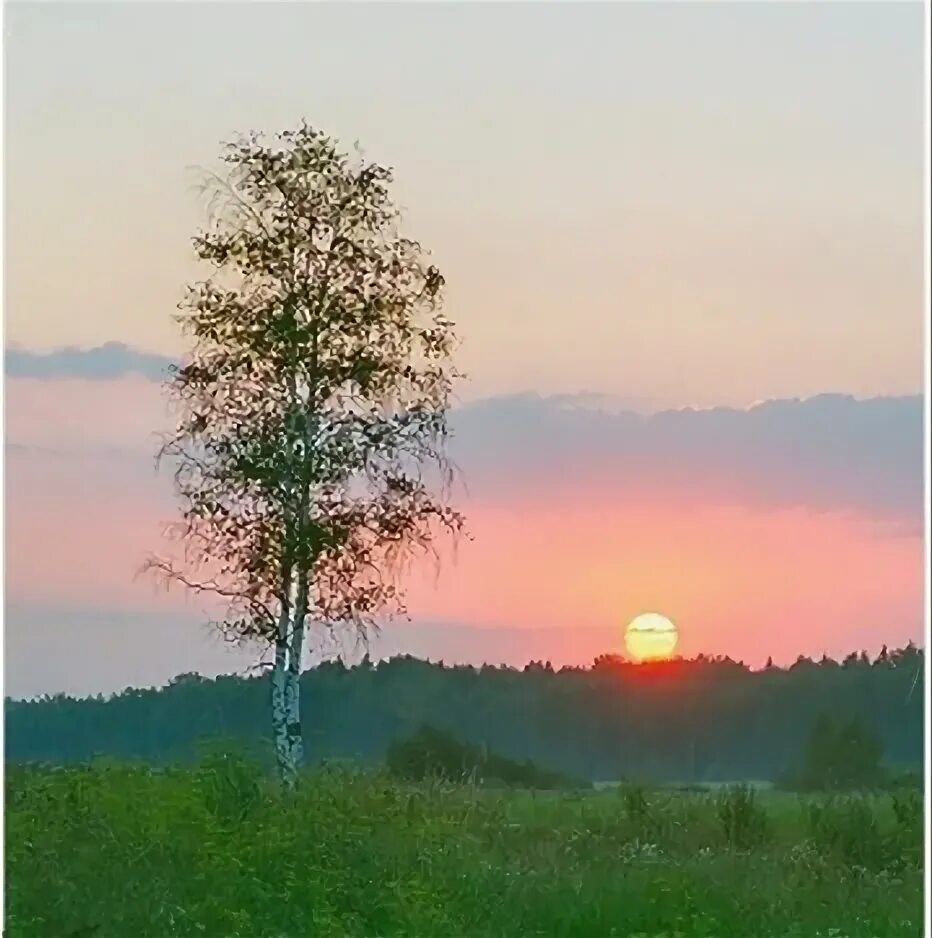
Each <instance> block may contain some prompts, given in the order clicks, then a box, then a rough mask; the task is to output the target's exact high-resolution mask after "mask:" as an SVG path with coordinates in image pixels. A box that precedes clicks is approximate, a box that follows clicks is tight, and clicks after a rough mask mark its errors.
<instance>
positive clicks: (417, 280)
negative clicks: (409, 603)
mask: <svg viewBox="0 0 932 938" xmlns="http://www.w3.org/2000/svg"><path fill="white" fill-rule="evenodd" d="M222 159H223V162H224V164H225V167H226V171H225V175H224V176H223V177H222V178H221V177H220V176H217V177H211V178H210V180H209V186H210V188H211V190H212V193H213V200H214V201H213V205H214V207H215V209H216V211H215V213H214V219H213V222H214V223H213V225H212V227H211V228H210V229H209V230H208V231H205V232H203V233H201V234H199V235H198V236H197V237H195V238H194V248H195V251H196V253H197V256H198V257H199V258H200V260H202V261H204V262H206V263H207V264H209V265H210V266H211V268H212V273H211V274H210V275H209V277H208V278H207V279H206V280H204V281H201V282H198V283H195V284H194V285H193V286H192V287H190V289H189V293H188V297H187V300H186V301H185V303H183V304H182V307H181V308H182V315H181V316H180V317H179V319H180V321H181V324H182V327H183V329H184V331H185V333H186V334H187V335H188V336H190V337H191V339H192V341H193V348H192V351H191V354H190V356H189V359H188V361H187V363H186V364H185V365H184V366H183V367H180V368H178V369H176V370H175V371H174V374H173V377H172V380H171V381H170V384H169V391H170V394H171V396H172V399H173V401H174V402H175V404H176V405H177V407H178V411H179V419H178V424H177V428H176V431H175V432H174V433H173V434H172V435H171V436H170V437H169V438H168V439H167V441H166V442H165V445H164V446H163V448H162V451H161V455H162V456H166V457H170V458H171V459H172V460H173V461H174V463H175V483H176V488H177V492H178V495H179V496H180V499H181V502H182V521H181V523H180V524H179V525H177V526H176V528H175V529H174V533H175V534H176V536H177V537H178V538H179V539H180V540H181V541H182V542H183V544H184V548H185V550H184V559H183V561H182V562H180V563H179V562H176V561H174V560H153V561H152V562H151V564H150V566H151V567H153V568H155V569H156V570H157V571H159V572H160V573H162V574H163V575H164V576H165V577H167V578H168V580H169V581H177V582H179V583H181V584H183V585H184V586H185V587H187V588H189V589H191V590H194V591H197V592H206V593H213V594H215V595H216V596H219V597H221V598H222V599H223V600H224V601H225V602H226V603H227V604H228V608H227V611H226V614H225V615H224V616H223V617H222V618H221V621H220V622H219V623H218V625H220V627H221V628H222V629H223V631H224V632H225V633H226V634H227V635H228V636H229V637H231V638H233V639H235V640H237V641H258V642H260V643H262V644H263V645H265V646H266V647H267V648H269V649H270V650H272V651H273V652H274V661H273V665H272V674H271V705H272V725H273V735H274V740H275V747H276V753H277V758H278V764H279V768H280V771H281V775H282V779H283V780H284V782H285V783H286V785H288V786H293V785H294V784H295V780H296V773H297V770H298V767H299V766H300V764H301V762H302V758H303V742H302V732H301V723H300V710H299V686H300V685H299V676H300V672H301V665H302V655H303V651H304V647H305V632H306V629H307V628H308V627H309V626H310V625H312V624H314V623H318V624H323V625H326V626H328V627H331V626H334V625H337V624H340V623H346V624H350V625H352V626H353V627H355V628H356V629H358V630H360V631H363V632H364V631H365V629H366V627H367V626H368V625H369V624H370V623H371V622H372V621H373V616H374V615H376V614H377V613H380V612H387V613H391V612H394V611H398V610H399V609H401V608H403V607H402V600H401V596H400V593H399V591H398V588H397V582H396V577H395V576H394V575H393V574H395V573H396V572H398V569H399V564H400V563H401V562H402V561H404V560H405V559H406V558H407V557H408V556H409V554H410V551H411V550H412V549H413V548H430V547H431V545H432V542H433V539H434V537H435V535H436V534H437V533H438V531H440V530H444V529H445V530H447V531H449V532H458V531H459V530H460V528H461V525H462V518H461V516H460V515H459V513H457V512H456V511H454V510H452V509H451V508H450V507H448V506H447V505H446V504H445V503H444V501H443V500H442V498H441V497H440V496H438V495H436V494H434V490H435V489H437V488H438V486H437V485H435V484H433V483H432V477H431V476H430V475H429V474H428V473H425V472H423V471H422V469H423V467H424V466H425V465H433V466H434V467H436V468H437V469H439V472H436V473H435V475H436V479H434V480H433V482H434V483H436V482H440V483H446V482H447V481H448V480H449V472H448V467H447V463H446V461H445V459H444V455H443V445H444V441H445V438H446V435H447V423H446V407H447V401H448V397H449V394H450V390H451V384H452V382H453V379H454V378H455V377H456V373H455V372H454V371H453V370H452V369H451V368H450V367H449V366H448V364H447V361H448V357H449V354H450V352H451V349H452V346H453V341H454V337H453V333H452V323H451V322H450V321H449V320H448V319H446V318H445V317H444V316H443V314H442V312H441V303H440V300H441V287H442V285H443V278H442V277H441V275H440V272H439V271H438V270H437V268H436V267H434V266H432V265H429V264H428V263H427V261H426V258H425V253H424V251H423V250H422V249H421V246H420V245H419V244H418V243H417V242H416V241H412V240H409V239H407V238H404V237H402V236H401V235H400V234H399V232H398V221H399V216H398V212H397V210H396V209H395V207H394V206H393V204H392V201H391V198H390V194H389V184H390V182H391V179H392V174H391V172H390V171H389V170H388V169H386V168H385V167H383V166H379V165H376V164H365V163H362V162H358V163H357V162H352V161H351V160H350V158H349V157H348V156H347V155H346V154H345V153H344V152H342V151H341V149H340V148H339V147H338V145H337V144H336V143H335V142H334V141H333V140H332V139H330V138H329V137H326V136H325V135H324V134H322V133H320V132H319V131H317V130H315V129H313V128H311V127H309V126H307V125H306V124H302V125H301V127H300V128H299V129H297V130H295V131H285V132H284V133H280V134H278V135H277V136H276V137H275V138H274V139H273V140H272V141H271V142H266V140H265V138H263V137H261V136H260V135H259V134H255V133H251V134H249V135H246V136H244V137H242V138H241V139H239V140H237V141H236V142H234V143H230V144H228V145H227V146H226V147H225V149H224V151H223V156H222ZM440 490H441V491H444V489H443V488H442V487H441V488H440Z"/></svg>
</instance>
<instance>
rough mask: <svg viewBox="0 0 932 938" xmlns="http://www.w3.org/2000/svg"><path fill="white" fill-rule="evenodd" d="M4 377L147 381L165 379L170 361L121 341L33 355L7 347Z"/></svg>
mask: <svg viewBox="0 0 932 938" xmlns="http://www.w3.org/2000/svg"><path fill="white" fill-rule="evenodd" d="M4 357H5V368H6V374H7V377H10V378H38V379H43V380H56V379H63V378H80V379H84V380H89V381H110V380H113V379H114V378H122V377H125V376H127V375H141V376H142V377H144V378H148V379H149V380H151V381H159V380H161V379H162V378H164V377H165V374H166V372H167V370H168V367H169V366H170V365H171V364H173V359H171V358H168V357H167V356H165V355H158V354H155V353H152V352H143V351H139V350H138V349H134V348H132V347H131V346H129V345H125V344H124V343H122V342H105V343H104V344H103V345H98V346H95V347H94V348H89V349H81V348H76V347H75V346H67V347H65V348H59V349H55V350H53V351H51V352H34V351H30V350H29V349H24V348H19V347H15V346H14V347H11V348H7V349H6V350H5V353H4Z"/></svg>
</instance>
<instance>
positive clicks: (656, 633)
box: [625, 612, 679, 661]
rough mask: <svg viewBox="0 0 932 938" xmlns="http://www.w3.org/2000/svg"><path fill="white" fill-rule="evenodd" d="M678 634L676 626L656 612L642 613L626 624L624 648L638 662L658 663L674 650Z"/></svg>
mask: <svg viewBox="0 0 932 938" xmlns="http://www.w3.org/2000/svg"><path fill="white" fill-rule="evenodd" d="M678 641H679V633H678V632H677V630H676V626H675V625H674V624H673V623H672V622H671V621H670V620H669V619H668V618H667V617H666V616H662V615H660V614H659V613H657V612H644V613H642V614H641V615H639V616H636V617H635V618H634V619H632V620H631V622H629V623H628V628H627V629H626V630H625V647H626V648H627V649H628V652H629V654H631V656H632V657H634V658H636V659H637V660H638V661H659V660H662V659H664V658H669V657H670V656H671V655H672V654H673V652H674V651H675V650H676V643H677V642H678Z"/></svg>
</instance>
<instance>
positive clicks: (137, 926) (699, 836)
mask: <svg viewBox="0 0 932 938" xmlns="http://www.w3.org/2000/svg"><path fill="white" fill-rule="evenodd" d="M6 799H7V800H6V858H7V861H6V862H7V867H6V906H7V908H6V915H7V919H6V934H7V935H8V936H10V938H19V936H23V938H25V936H36V938H39V936H55V938H66V936H68V935H73V936H75V938H77V936H79V935H81V936H85V935H86V936H91V935H93V936H96V938H146V936H153V938H156V936H157V938H169V936H204V935H207V936H217V938H233V936H241V938H286V936H287V938H298V936H315V938H318V936H319V938H331V936H332V938H336V936H359V938H362V936H385V938H387V936H399V938H400V936H405V938H421V936H423V938H433V936H436V938H459V936H464V938H465V936H470V938H471V936H476V938H480V936H481V938H486V936H488V938H492V936H502V938H504V936H516V938H517V936H521V938H527V936H536V935H539V936H610V935H617V936H627V938H633V936H661V935H663V936H668V938H672V936H676V935H679V936H703V938H711V936H723V938H724V936H747V938H770V936H800V938H802V936H806V938H815V936H836V938H842V936H851V938H855V936H857V938H862V936H863V938H868V936H870V938H883V936H893V935H896V936H901V935H902V936H906V935H916V936H918V935H920V934H921V930H922V929H921V923H922V872H921V862H922V860H921V857H922V817H921V796H920V794H919V792H918V791H909V792H903V793H900V794H897V795H891V794H883V795H881V794H877V795H871V796H849V797H845V798H838V799H832V800H828V801H826V800H824V799H819V798H815V797H807V798H806V799H801V798H797V797H796V796H794V795H789V794H781V793H775V792H755V793H754V794H753V795H750V796H749V795H747V794H746V793H744V792H741V791H737V792H736V791H734V790H730V789H718V790H716V791H714V792H708V793H702V792H676V791H661V790H647V789H644V788H641V787H636V786H631V785H625V786H621V787H620V788H616V789H607V790H603V791H599V792H595V791H585V792H578V793H576V792H568V793H559V794H557V793H533V792H516V791H492V790H488V789H478V788H474V787H470V786H453V785H444V784H439V783H437V784H429V785H421V786H404V785H401V784H399V783H398V782H395V781H392V780H391V779H389V778H388V777H387V776H384V775H380V774H372V773H368V774H362V773H355V772H352V771H350V770H348V769H346V768H341V769H318V770H315V771H313V772H310V773H308V774H307V775H306V776H305V777H304V778H303V780H302V785H301V788H300V791H299V792H298V794H297V795H296V796H295V797H294V798H293V799H285V798H283V797H282V796H281V795H279V794H278V793H277V792H276V790H275V788H274V786H273V785H271V783H269V782H268V781H266V780H265V779H264V778H262V777H261V776H260V775H259V772H258V769H253V768H252V767H251V766H250V765H249V764H248V763H246V762H241V761H238V760H235V759H234V760H228V759H227V760H224V759H219V758H214V759H213V760H212V761H207V762H205V763H202V764H201V765H200V766H199V767H196V768H187V769H177V770H167V771H164V772H155V771H153V770H150V769H147V768H142V767H132V766H126V765H116V764H112V765H108V764H103V763H100V764H95V765H93V766H90V767H78V768H67V769H65V768H57V769H53V768H49V769H42V768H23V767H17V766H8V769H7V779H6Z"/></svg>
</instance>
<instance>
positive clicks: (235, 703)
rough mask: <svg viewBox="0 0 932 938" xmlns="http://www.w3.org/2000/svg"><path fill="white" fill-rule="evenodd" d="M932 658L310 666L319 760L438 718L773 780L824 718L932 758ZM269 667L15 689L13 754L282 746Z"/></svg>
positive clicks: (517, 749) (513, 737) (660, 769)
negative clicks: (930, 683) (928, 667)
mask: <svg viewBox="0 0 932 938" xmlns="http://www.w3.org/2000/svg"><path fill="white" fill-rule="evenodd" d="M923 672H924V660H923V652H922V650H921V649H918V648H916V647H915V646H913V645H912V644H910V645H908V646H906V647H905V648H903V649H899V650H896V651H893V652H889V653H888V652H887V650H886V649H884V650H883V651H882V652H881V654H880V655H879V656H878V657H877V658H876V659H875V660H873V661H871V660H870V659H869V658H868V656H867V655H866V654H864V653H863V652H862V653H860V654H852V655H849V656H848V657H847V658H845V659H844V661H841V662H838V661H834V660H832V659H829V658H823V659H822V660H821V661H812V660H810V659H807V658H800V659H799V660H798V661H797V662H796V663H795V664H794V665H792V666H791V667H788V668H779V667H773V666H771V665H769V663H768V666H767V667H765V668H763V669H760V670H751V669H750V668H749V667H747V666H746V665H744V664H742V663H739V662H735V661H732V660H731V659H729V658H720V657H717V658H708V657H705V656H699V657H698V658H695V659H690V660H685V659H676V660H672V661H668V662H662V663H654V664H649V665H634V664H630V663H627V662H625V661H624V660H622V659H620V658H619V657H617V656H614V655H605V656H601V657H599V658H597V659H596V660H595V662H594V663H593V664H592V666H591V667H588V668H561V669H559V670H554V669H553V668H552V667H551V666H550V664H549V663H543V662H532V663H531V664H529V665H527V666H526V667H525V668H524V669H522V670H518V669H514V668H508V667H492V666H484V667H480V668H474V667H468V666H455V667H454V666H444V665H442V664H431V663H429V662H425V661H421V660H419V659H417V658H412V657H396V658H393V659H391V660H389V661H383V662H380V663H377V664H376V663H372V662H370V661H369V660H364V661H363V662H362V663H361V664H359V665H356V666H354V667H350V668H347V667H345V666H344V665H343V664H342V663H340V662H330V663H325V664H322V665H320V666H318V667H316V668H313V669H312V670H309V671H307V672H305V673H304V675H303V676H302V678H301V681H302V685H303V687H302V694H303V695H304V701H305V704H304V714H305V723H304V737H305V744H306V746H307V751H308V754H309V758H310V761H312V762H314V761H319V760H322V759H353V760H358V761H361V762H363V763H370V764H371V763H375V762H379V761H381V760H382V759H383V758H384V756H385V752H386V750H387V748H388V747H389V745H390V744H391V743H392V742H393V740H396V739H399V738H402V737H404V736H407V735H408V734H410V733H412V732H413V731H415V730H416V729H417V728H418V727H419V726H421V725H422V724H425V723H429V724H431V725H433V726H435V727H438V728H440V729H444V730H448V731H449V732H451V733H453V734H455V735H456V736H457V737H458V738H460V739H463V740H465V741H467V742H470V743H474V744H479V745H486V746H488V747H489V748H490V749H492V750H495V751H496V752H500V753H502V754H504V755H506V756H509V757H512V758H516V759H531V760H533V761H534V762H536V763H537V764H539V765H541V766H544V767H547V768H549V769H552V770H555V771H558V772H564V773H567V774H571V775H574V776H577V777H580V778H586V779H590V780H593V781H599V780H615V779H620V778H637V779H644V780H656V781H682V782H689V781H697V782H702V781H724V780H739V779H761V780H763V779H774V778H777V777H779V776H781V775H782V774H783V773H784V772H785V771H786V770H787V769H788V768H789V767H790V766H791V765H792V764H793V763H794V761H795V760H796V759H797V758H798V756H799V753H800V752H801V750H802V748H803V746H804V745H805V742H806V739H807V737H808V736H809V733H810V731H811V729H812V727H813V725H814V723H815V721H816V720H817V718H818V717H819V716H820V715H822V714H825V715H830V716H833V717H841V718H846V719H848V718H851V717H860V718H862V719H863V720H864V721H865V722H866V723H867V724H868V725H869V726H870V727H872V728H873V729H874V731H875V732H876V733H877V734H878V736H879V738H880V740H881V741H882V743H883V746H884V758H885V761H886V762H887V763H888V764H890V765H892V766H901V767H904V768H907V767H915V766H919V765H921V763H922V738H923V681H924V673H923ZM268 700H269V687H268V677H267V676H260V677H252V678H241V677H231V676H227V677H219V678H217V679H215V680H211V679H205V678H202V677H200V676H198V675H190V674H189V675H182V676H180V677H177V678H175V679H174V680H173V681H172V682H171V683H170V684H169V685H168V686H166V687H164V688H161V689H157V690H156V689H152V690H126V691H124V692H123V693H121V694H118V695H115V696H111V697H109V698H104V697H95V698H87V699H80V700H76V699H73V698H70V697H66V696H55V697H44V698H41V699H38V700H31V701H16V700H9V699H8V700H6V701H5V711H6V758H7V759H8V760H10V761H11V762H23V761H42V762H54V763H68V762H75V761H83V760H87V759H89V758H91V757H94V756H110V757H114V758H119V759H132V760H144V761H146V762H148V763H152V764H155V765H165V764H168V763H174V762H180V761H186V760H188V759H193V758H197V757H198V755H199V753H200V752H201V751H202V746H203V741H204V739H205V737H218V736H222V737H225V738H227V739H232V740H236V741H237V742H238V743H239V744H240V745H242V746H243V747H244V748H246V749H247V750H248V751H250V752H253V753H255V754H257V755H259V756H261V757H267V756H270V752H271V748H270V745H269V744H268V742H267V740H266V736H267V729H266V728H267V725H268Z"/></svg>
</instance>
